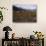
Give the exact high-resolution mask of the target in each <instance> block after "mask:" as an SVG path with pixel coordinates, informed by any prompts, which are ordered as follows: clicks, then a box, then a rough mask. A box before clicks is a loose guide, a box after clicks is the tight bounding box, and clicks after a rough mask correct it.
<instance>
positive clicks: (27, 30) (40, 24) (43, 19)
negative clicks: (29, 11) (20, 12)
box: [0, 0, 46, 46]
mask: <svg viewBox="0 0 46 46" xmlns="http://www.w3.org/2000/svg"><path fill="white" fill-rule="evenodd" d="M13 4H36V5H37V22H36V23H13V22H12V19H13V18H12V5H13ZM0 6H1V7H2V6H4V7H7V8H8V11H7V10H4V9H3V10H1V9H0V10H1V11H2V12H3V16H4V20H3V22H2V23H0V46H1V41H2V40H1V39H2V38H4V35H3V34H4V32H3V27H4V26H7V25H9V26H10V27H11V28H12V30H13V31H12V32H10V34H12V33H13V32H15V34H16V37H22V36H23V37H29V36H30V35H31V34H33V30H34V31H41V32H43V33H44V35H45V37H46V0H0ZM45 46H46V39H45Z"/></svg>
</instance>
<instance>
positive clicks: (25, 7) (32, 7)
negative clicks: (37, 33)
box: [15, 4, 37, 10]
mask: <svg viewBox="0 0 46 46" xmlns="http://www.w3.org/2000/svg"><path fill="white" fill-rule="evenodd" d="M15 6H17V7H21V8H23V9H31V10H36V9H37V5H34V4H33V5H31V4H16V5H15Z"/></svg>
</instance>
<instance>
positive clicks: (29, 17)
mask: <svg viewBox="0 0 46 46" xmlns="http://www.w3.org/2000/svg"><path fill="white" fill-rule="evenodd" d="M13 22H37V5H34V4H33V5H31V4H15V5H13Z"/></svg>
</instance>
